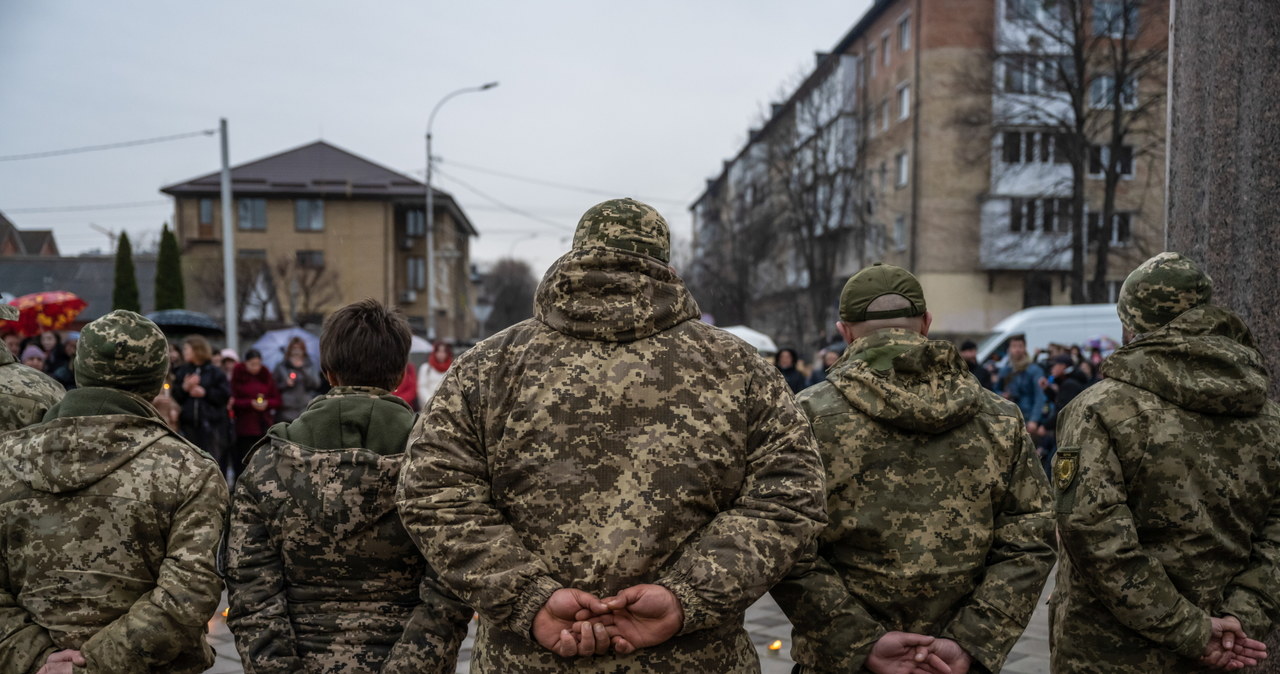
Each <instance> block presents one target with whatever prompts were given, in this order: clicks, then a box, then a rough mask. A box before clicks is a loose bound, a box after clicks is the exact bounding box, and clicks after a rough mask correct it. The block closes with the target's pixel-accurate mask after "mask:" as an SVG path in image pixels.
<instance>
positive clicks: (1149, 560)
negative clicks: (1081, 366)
mask: <svg viewBox="0 0 1280 674" xmlns="http://www.w3.org/2000/svg"><path fill="white" fill-rule="evenodd" d="M1103 373H1104V374H1105V375H1106V377H1107V378H1106V379H1105V380H1103V381H1102V382H1100V383H1098V384H1095V385H1094V386H1092V387H1090V388H1088V389H1086V390H1085V391H1084V393H1081V394H1080V395H1079V396H1078V397H1077V398H1076V399H1075V400H1074V401H1072V402H1071V404H1070V405H1067V407H1066V409H1065V410H1064V411H1063V413H1062V415H1061V416H1060V417H1059V421H1058V429H1059V430H1058V454H1057V457H1056V459H1055V463H1054V487H1055V489H1056V491H1057V497H1058V500H1057V516H1058V531H1059V532H1060V535H1061V541H1062V553H1063V557H1064V559H1063V563H1062V564H1061V565H1060V566H1059V568H1058V584H1057V589H1056V590H1055V592H1054V597H1053V602H1052V603H1053V604H1054V608H1053V614H1052V639H1053V646H1054V654H1053V658H1054V669H1055V671H1062V672H1092V671H1098V672H1101V671H1104V670H1105V671H1107V672H1194V671H1202V670H1201V668H1200V667H1199V665H1198V663H1197V662H1196V658H1198V657H1199V656H1200V655H1201V654H1202V653H1203V650H1204V647H1205V645H1206V644H1207V643H1208V641H1209V617H1210V616H1211V615H1212V616H1217V615H1224V614H1230V615H1234V616H1236V617H1237V618H1239V619H1240V622H1241V624H1242V625H1243V626H1244V629H1245V631H1246V633H1247V634H1249V635H1250V636H1252V637H1254V638H1257V639H1262V638H1263V637H1264V636H1265V635H1267V634H1268V633H1269V632H1270V631H1271V630H1272V629H1273V628H1274V626H1275V625H1276V624H1277V622H1278V621H1280V406H1277V405H1276V404H1275V403H1273V402H1269V401H1268V400H1267V384H1268V381H1267V373H1266V370H1265V369H1264V367H1263V364H1262V357H1261V355H1260V354H1259V353H1258V351H1257V350H1255V349H1254V348H1253V340H1252V337H1251V336H1250V335H1249V331H1248V329H1247V328H1246V327H1245V326H1244V324H1243V323H1242V322H1241V321H1240V319H1239V318H1237V317H1236V316H1235V315H1233V314H1231V313H1230V312H1228V311H1226V310H1224V309H1220V308H1218V307H1213V306H1203V307H1199V308H1196V309H1192V310H1190V311H1187V312H1185V313H1183V314H1182V315H1181V316H1179V317H1178V318H1176V319H1174V320H1173V321H1172V322H1170V323H1169V324H1167V325H1166V326H1165V327H1163V328H1161V329H1159V330H1156V331H1154V332H1151V333H1148V334H1146V335H1144V336H1142V337H1141V338H1140V339H1137V340H1135V341H1134V342H1132V343H1130V344H1129V345H1128V346H1125V347H1123V348H1121V349H1120V350H1118V351H1116V352H1115V353H1114V354H1113V355H1112V356H1111V357H1110V358H1108V359H1107V362H1106V364H1105V365H1104V366H1103ZM1272 657H1274V654H1273V656H1272ZM1104 663H1105V664H1104Z"/></svg>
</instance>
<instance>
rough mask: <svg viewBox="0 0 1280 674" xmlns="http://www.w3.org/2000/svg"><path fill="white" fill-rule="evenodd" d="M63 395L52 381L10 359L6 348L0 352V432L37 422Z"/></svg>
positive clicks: (56, 382) (60, 386)
mask: <svg viewBox="0 0 1280 674" xmlns="http://www.w3.org/2000/svg"><path fill="white" fill-rule="evenodd" d="M65 393H66V391H65V389H63V387H62V384H59V383H58V381H57V380H56V379H54V378H53V377H50V376H49V375H47V374H45V373H43V372H41V371H39V370H35V369H32V368H29V367H27V366H26V365H23V364H21V363H19V362H18V361H16V360H14V357H13V354H12V353H10V352H9V349H0V432H3V431H16V430H18V429H19V428H24V427H26V426H30V425H32V424H38V423H40V420H41V419H42V418H43V417H44V414H45V412H48V411H49V408H50V407H53V406H54V405H57V404H58V401H59V400H62V396H63V395H64V394H65Z"/></svg>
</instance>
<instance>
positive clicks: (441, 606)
mask: <svg viewBox="0 0 1280 674" xmlns="http://www.w3.org/2000/svg"><path fill="white" fill-rule="evenodd" d="M317 417H321V418H317ZM374 419H376V420H377V422H376V423H374V422H373V421H372V420H374ZM414 419H415V415H414V413H413V411H412V410H411V409H410V408H409V407H408V406H407V405H406V404H405V403H404V402H403V401H401V400H400V399H398V398H395V397H394V396H391V395H390V394H389V393H388V392H387V391H385V390H382V389H378V388H367V387H356V386H350V387H342V386H340V387H335V388H334V389H332V390H331V391H330V392H329V394H328V395H326V396H323V397H321V398H318V399H316V400H315V401H313V402H312V404H311V406H310V407H309V408H308V409H307V411H306V412H305V413H304V414H303V415H302V416H301V417H299V418H298V420H296V421H293V422H291V423H290V424H277V425H276V426H274V427H272V429H271V434H270V437H269V438H268V440H267V441H264V442H263V443H261V444H259V445H258V446H257V447H256V448H255V450H254V451H253V453H252V454H251V455H250V458H249V461H248V465H247V466H246V468H245V473H244V475H243V476H241V477H240V479H239V481H238V482H237V485H236V493H235V498H234V501H233V504H232V515H231V534H230V539H229V543H228V564H227V566H228V568H227V585H228V588H229V590H230V604H231V606H230V612H229V614H228V616H227V626H228V627H229V628H230V629H231V632H232V634H233V635H234V636H235V640H236V649H237V650H238V651H239V652H240V656H241V658H242V661H243V663H244V667H245V672H247V673H249V674H262V673H266V672H280V673H282V674H283V673H285V672H308V673H313V674H356V673H358V672H415V673H416V672H425V673H438V674H444V673H445V672H450V673H451V672H453V671H454V668H455V666H456V662H457V653H458V648H459V647H460V646H461V644H462V640H463V639H464V638H465V637H466V633H467V623H468V622H469V621H470V620H471V616H472V611H471V609H470V608H468V607H467V606H466V605H464V604H463V603H462V602H460V601H459V600H458V599H457V598H456V597H454V596H452V595H449V594H447V593H446V592H444V591H442V589H441V588H440V586H439V585H438V583H437V581H436V578H435V574H434V572H432V571H431V568H430V567H429V566H427V563H426V560H424V559H423V558H422V555H421V554H419V552H418V549H417V548H416V547H415V545H414V543H413V541H412V540H410V539H409V535H408V534H407V533H405V530H404V526H403V525H402V524H401V523H400V516H399V515H398V514H397V513H396V504H395V489H396V483H397V481H398V480H399V477H400V469H401V464H402V462H403V460H404V453H403V448H404V446H405V442H406V439H407V437H408V434H409V430H410V428H412V426H413V421H414ZM295 426H296V427H298V428H297V429H296V430H303V427H307V426H309V427H310V429H311V430H315V429H338V428H341V429H342V432H339V433H330V434H329V435H330V436H331V437H332V439H333V440H338V439H339V438H340V437H341V436H342V435H346V436H347V437H346V439H347V440H348V441H349V442H353V443H354V442H357V441H358V442H359V443H360V444H362V445H364V446H356V447H350V448H340V449H316V448H312V447H307V446H303V445H300V444H298V443H297V442H295V441H294V440H295V439H296V438H294V437H293V436H292V435H291V433H290V430H291V429H293V428H294V427H295ZM301 435H303V436H304V437H307V436H311V435H312V433H310V432H303V433H301ZM368 446H379V447H380V448H382V447H388V446H396V447H398V448H399V451H398V452H396V453H394V454H385V455H384V454H380V453H378V452H375V451H372V450H370V449H367V447H368Z"/></svg>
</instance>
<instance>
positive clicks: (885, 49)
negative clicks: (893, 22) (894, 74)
mask: <svg viewBox="0 0 1280 674" xmlns="http://www.w3.org/2000/svg"><path fill="white" fill-rule="evenodd" d="M880 57H881V58H883V59H884V62H883V64H882V65H884V67H886V68H888V67H889V34H888V33H885V34H884V35H881V36H880Z"/></svg>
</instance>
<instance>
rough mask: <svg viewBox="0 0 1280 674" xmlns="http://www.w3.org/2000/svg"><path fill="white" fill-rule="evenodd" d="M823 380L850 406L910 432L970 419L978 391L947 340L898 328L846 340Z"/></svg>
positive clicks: (941, 429)
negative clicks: (850, 342)
mask: <svg viewBox="0 0 1280 674" xmlns="http://www.w3.org/2000/svg"><path fill="white" fill-rule="evenodd" d="M827 381H829V382H831V385H832V386H835V388H836V390H837V391H839V392H840V394H841V395H843V396H844V397H845V399H846V400H848V401H849V404H850V405H852V406H853V407H854V408H855V409H857V410H859V411H861V412H863V413H864V414H866V415H868V416H870V417H872V418H873V419H875V420H876V421H879V422H881V423H885V424H889V425H890V426H894V427H897V428H901V429H903V430H906V431H911V432H915V433H934V434H936V433H944V432H946V431H949V430H951V429H953V428H955V427H956V426H959V425H961V424H963V423H965V422H966V421H969V420H970V419H972V418H973V417H974V415H975V414H977V413H978V409H979V399H980V397H981V395H982V385H981V384H979V383H978V380H977V379H975V378H974V377H973V375H972V374H970V373H969V368H968V366H967V365H965V362H964V359H963V358H961V357H960V353H959V352H958V351H956V349H955V347H954V346H952V345H951V343H950V342H941V341H931V340H928V339H926V338H925V337H923V336H921V335H920V334H919V333H914V332H911V331H909V330H902V329H898V328H890V329H886V330H878V331H876V332H874V333H872V334H870V335H867V336H866V337H863V338H862V339H859V340H858V341H856V342H854V343H853V344H851V345H850V346H849V348H848V349H846V350H845V355H844V356H843V357H841V358H840V360H839V361H838V362H837V363H836V364H835V366H834V367H833V368H832V370H831V372H830V373H829V374H828V375H827Z"/></svg>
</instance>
